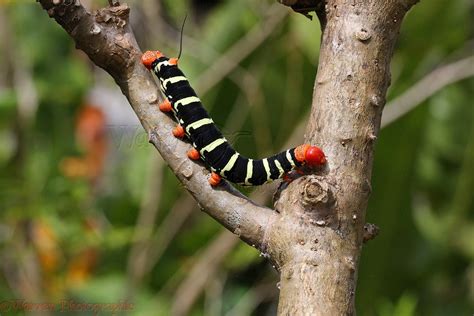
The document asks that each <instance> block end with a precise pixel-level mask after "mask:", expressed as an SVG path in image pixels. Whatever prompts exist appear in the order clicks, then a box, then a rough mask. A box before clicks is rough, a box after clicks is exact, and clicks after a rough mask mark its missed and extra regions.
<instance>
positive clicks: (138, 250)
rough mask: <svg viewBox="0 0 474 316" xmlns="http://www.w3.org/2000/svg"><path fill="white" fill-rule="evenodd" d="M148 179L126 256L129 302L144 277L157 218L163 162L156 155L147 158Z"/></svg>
mask: <svg viewBox="0 0 474 316" xmlns="http://www.w3.org/2000/svg"><path fill="white" fill-rule="evenodd" d="M149 159H150V161H149V164H148V170H149V172H148V179H147V184H146V185H145V190H144V192H143V198H142V203H141V207H140V212H139V213H138V218H137V223H136V224H135V229H134V233H133V241H134V243H133V245H132V247H131V249H130V252H129V256H128V267H127V275H128V283H129V284H128V287H127V294H126V299H127V300H131V299H132V297H133V295H134V290H135V288H136V287H137V286H138V285H139V283H140V282H141V281H142V279H143V276H144V275H145V267H146V264H147V261H148V256H149V250H150V249H151V246H152V245H151V243H152V239H151V236H152V232H153V227H154V225H155V221H156V217H157V216H158V211H159V204H160V197H161V194H160V192H161V187H162V180H163V160H162V159H160V158H159V157H157V156H156V155H151V156H150V157H149Z"/></svg>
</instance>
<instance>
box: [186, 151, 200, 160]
mask: <svg viewBox="0 0 474 316" xmlns="http://www.w3.org/2000/svg"><path fill="white" fill-rule="evenodd" d="M188 158H189V159H191V160H198V159H199V158H201V155H200V154H199V151H197V150H196V148H192V149H190V150H188Z"/></svg>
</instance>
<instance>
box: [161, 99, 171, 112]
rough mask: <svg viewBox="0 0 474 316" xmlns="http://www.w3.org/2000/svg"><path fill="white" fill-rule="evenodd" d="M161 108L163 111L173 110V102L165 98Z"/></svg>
mask: <svg viewBox="0 0 474 316" xmlns="http://www.w3.org/2000/svg"><path fill="white" fill-rule="evenodd" d="M159 108H160V111H161V112H171V110H172V109H173V107H172V106H171V102H170V101H169V100H168V99H165V100H164V101H163V102H161V103H160V105H159Z"/></svg>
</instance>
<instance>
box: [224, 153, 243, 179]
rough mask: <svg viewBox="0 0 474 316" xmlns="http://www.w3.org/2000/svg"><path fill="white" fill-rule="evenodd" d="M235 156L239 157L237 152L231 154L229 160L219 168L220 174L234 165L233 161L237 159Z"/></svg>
mask: <svg viewBox="0 0 474 316" xmlns="http://www.w3.org/2000/svg"><path fill="white" fill-rule="evenodd" d="M237 158H239V154H238V153H235V154H233V155H232V157H230V159H229V161H228V162H227V164H226V165H225V167H224V168H222V170H221V174H222V175H224V172H226V171H230V170H231V169H232V168H233V167H234V164H235V162H236V161H237Z"/></svg>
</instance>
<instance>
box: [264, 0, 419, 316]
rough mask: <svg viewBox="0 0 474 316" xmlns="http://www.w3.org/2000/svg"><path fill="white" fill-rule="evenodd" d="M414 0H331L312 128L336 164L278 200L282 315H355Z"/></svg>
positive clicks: (276, 249) (276, 252) (275, 237)
mask: <svg viewBox="0 0 474 316" xmlns="http://www.w3.org/2000/svg"><path fill="white" fill-rule="evenodd" d="M414 2H415V1H408V0H407V1H403V0H384V1H382V0H367V1H347V0H327V1H326V2H325V4H326V5H325V12H324V13H325V14H324V17H323V18H324V20H323V21H321V25H322V26H323V35H322V44H321V50H320V58H319V66H318V72H317V77H316V82H315V85H314V95H313V104H312V111H311V116H310V120H309V124H308V126H307V129H306V136H305V137H306V140H307V142H309V143H312V144H318V146H321V147H322V148H324V151H325V153H326V155H327V157H328V166H327V168H326V170H325V172H324V174H323V175H322V176H314V175H311V176H306V177H303V178H299V179H297V180H295V181H293V182H292V183H291V184H290V185H289V186H288V188H287V189H286V190H284V191H283V192H282V193H281V196H280V198H279V200H278V201H277V203H276V205H275V207H276V209H277V211H278V212H279V213H280V218H279V220H278V221H275V222H273V224H272V226H271V227H269V229H268V240H269V244H268V249H269V255H270V257H271V258H272V259H273V260H275V264H276V266H277V267H278V269H279V270H280V271H281V279H280V285H281V290H280V301H279V306H278V313H279V315H354V314H355V307H354V296H355V287H356V280H357V265H358V262H359V257H360V252H361V249H362V244H363V237H364V224H365V210H366V207H367V203H368V198H369V194H370V192H371V186H370V178H371V172H372V160H373V151H374V143H375V140H376V138H377V135H378V132H379V129H380V120H381V115H382V109H383V105H384V103H385V95H386V91H387V88H388V85H389V82H390V68H389V66H390V59H391V56H392V53H393V47H394V45H395V41H396V39H397V36H398V32H399V28H400V24H401V20H402V19H403V17H404V15H405V13H406V12H407V11H408V9H409V8H410V6H411V4H413V3H414ZM318 16H320V18H321V14H320V13H318Z"/></svg>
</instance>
